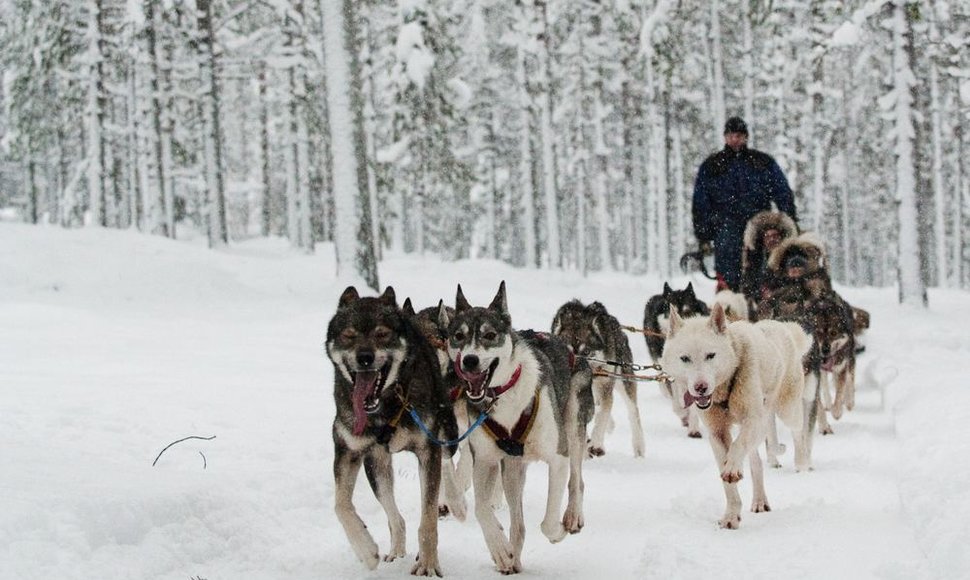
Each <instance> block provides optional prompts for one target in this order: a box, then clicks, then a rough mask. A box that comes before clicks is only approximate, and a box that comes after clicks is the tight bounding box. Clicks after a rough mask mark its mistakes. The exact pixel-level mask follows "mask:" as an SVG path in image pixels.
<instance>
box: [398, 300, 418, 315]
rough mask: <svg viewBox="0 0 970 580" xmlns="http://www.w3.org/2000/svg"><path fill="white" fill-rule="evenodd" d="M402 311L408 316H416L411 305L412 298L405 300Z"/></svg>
mask: <svg viewBox="0 0 970 580" xmlns="http://www.w3.org/2000/svg"><path fill="white" fill-rule="evenodd" d="M401 310H403V311H404V313H405V314H407V315H408V316H414V314H415V313H414V305H413V304H411V297H410V296H408V297H407V298H405V299H404V305H403V306H401Z"/></svg>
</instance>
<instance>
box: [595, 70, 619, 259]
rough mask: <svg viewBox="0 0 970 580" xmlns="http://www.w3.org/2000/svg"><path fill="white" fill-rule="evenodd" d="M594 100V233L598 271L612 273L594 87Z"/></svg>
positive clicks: (604, 155)
mask: <svg viewBox="0 0 970 580" xmlns="http://www.w3.org/2000/svg"><path fill="white" fill-rule="evenodd" d="M594 90H595V91H596V98H595V100H594V101H593V115H594V116H593V157H592V158H591V161H594V160H595V163H593V168H594V174H593V198H594V199H595V201H596V233H597V236H598V243H599V254H600V256H599V261H600V269H601V270H608V271H612V270H614V269H615V264H614V263H613V249H612V248H611V247H610V206H609V199H610V197H611V196H610V194H609V191H608V188H609V175H610V160H609V151H608V150H607V148H606V138H605V136H604V135H603V116H604V115H605V114H606V113H605V112H604V110H603V100H602V95H601V94H600V88H598V87H594Z"/></svg>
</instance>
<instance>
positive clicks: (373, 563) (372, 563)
mask: <svg viewBox="0 0 970 580" xmlns="http://www.w3.org/2000/svg"><path fill="white" fill-rule="evenodd" d="M357 558H358V559H359V560H360V561H361V563H363V564H364V566H367V569H368V570H373V569H375V568H377V564H379V563H380V561H381V560H384V561H385V562H390V561H391V560H393V558H391V555H390V554H388V555H387V556H385V557H383V558H381V555H380V553H378V551H377V546H376V545H375V546H374V551H373V552H371V553H369V554H360V553H358V554H357ZM388 558H391V560H388Z"/></svg>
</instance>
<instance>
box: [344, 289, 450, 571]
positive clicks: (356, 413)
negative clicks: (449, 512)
mask: <svg viewBox="0 0 970 580" xmlns="http://www.w3.org/2000/svg"><path fill="white" fill-rule="evenodd" d="M327 354H328V355H329V357H330V360H331V361H333V366H334V399H335V402H336V409H337V414H336V417H335V418H334V421H333V441H334V465H333V472H334V478H335V480H336V481H335V490H334V495H335V496H336V512H337V518H338V519H339V520H340V523H341V525H342V526H343V528H344V532H345V533H346V534H347V539H348V540H349V541H350V545H351V546H352V547H353V549H354V553H355V554H356V555H357V558H358V559H360V561H361V562H363V563H364V564H365V565H366V566H367V567H368V568H370V569H373V568H375V567H376V566H377V564H378V561H379V560H380V555H379V554H378V549H377V544H376V543H375V542H374V538H373V537H372V536H371V535H370V533H369V532H368V531H367V526H366V525H364V522H363V521H362V520H361V519H360V516H359V515H358V514H357V510H356V509H355V508H354V504H353V495H354V486H355V484H356V482H357V475H358V473H359V471H360V467H361V465H363V467H364V472H365V473H366V475H367V481H368V482H369V483H370V486H371V489H372V490H373V491H374V495H375V496H376V497H377V500H378V501H379V502H380V504H381V506H382V507H383V508H384V512H385V513H386V514H387V519H388V524H389V526H390V535H391V549H390V551H389V552H388V553H387V555H386V556H384V560H385V561H391V560H394V559H396V558H399V557H402V556H404V555H405V538H404V536H405V532H404V518H403V517H401V513H400V512H399V511H398V509H397V504H396V503H395V500H394V476H393V474H394V471H393V468H392V465H391V454H392V453H397V452H398V451H404V450H407V451H411V452H412V453H414V454H415V455H416V456H417V458H418V466H419V472H420V479H421V495H422V503H421V524H420V526H419V528H418V557H417V563H416V564H415V565H414V567H413V568H412V569H411V573H412V574H415V575H419V576H431V575H438V576H440V575H441V568H440V566H439V563H438V509H437V502H438V490H439V486H440V484H441V481H442V479H443V477H442V476H443V475H444V481H445V491H446V496H450V497H451V498H452V499H453V501H454V502H455V503H456V504H457V502H458V493H457V488H456V486H455V484H454V478H453V474H451V473H450V471H451V470H448V469H445V470H444V471H443V470H442V447H440V446H438V445H436V444H434V443H433V442H431V440H430V439H429V438H428V437H427V436H426V435H425V433H424V432H423V431H422V430H421V428H420V427H419V425H418V424H417V423H416V421H415V419H414V418H413V416H412V415H411V412H412V411H413V412H414V413H415V414H416V415H417V417H418V419H419V420H420V421H422V422H423V424H424V425H425V427H426V428H427V429H428V430H429V431H430V433H433V434H436V435H437V438H438V439H443V440H452V439H454V438H456V437H457V435H458V428H457V426H456V424H455V417H454V414H453V413H452V412H451V405H450V404H449V403H448V398H447V394H446V393H445V390H444V387H443V385H442V382H441V375H440V372H439V369H438V360H437V358H436V356H435V353H434V349H433V348H432V346H431V345H430V344H429V343H428V341H427V340H426V339H425V338H424V336H423V335H422V334H421V333H420V332H419V331H418V330H417V328H416V327H415V326H414V324H413V323H412V322H411V319H410V317H409V316H406V315H405V314H404V313H403V312H402V311H401V310H400V309H399V308H398V307H397V303H396V300H395V297H394V289H393V288H391V287H388V288H387V289H386V290H385V291H384V294H382V295H381V296H380V297H378V298H361V297H360V296H359V295H358V294H357V290H356V289H355V288H354V287H353V286H351V287H349V288H347V289H346V290H344V292H343V294H342V295H341V296H340V302H339V305H338V307H337V312H336V314H335V315H334V317H333V318H332V319H331V320H330V324H329V326H328V328H327ZM445 453H446V454H447V455H448V456H449V457H450V455H451V454H452V453H454V448H453V447H452V448H445ZM448 463H449V464H450V460H449V461H448ZM462 515H463V514H462Z"/></svg>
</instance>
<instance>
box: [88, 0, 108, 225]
mask: <svg viewBox="0 0 970 580" xmlns="http://www.w3.org/2000/svg"><path fill="white" fill-rule="evenodd" d="M87 8H88V10H87V13H88V14H87V15H88V18H87V26H88V30H87V42H88V54H89V60H90V70H89V71H88V79H87V85H88V87H87V123H86V125H87V127H86V129H87V131H86V132H87V179H88V195H89V203H90V205H89V207H90V210H91V220H92V224H93V225H97V226H107V225H108V215H107V211H106V207H105V205H106V201H107V200H106V199H105V190H104V175H105V156H104V117H105V113H104V109H105V97H104V62H103V61H104V52H103V45H102V43H103V39H102V31H103V27H104V15H103V13H102V4H101V0H88V3H87Z"/></svg>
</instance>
